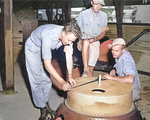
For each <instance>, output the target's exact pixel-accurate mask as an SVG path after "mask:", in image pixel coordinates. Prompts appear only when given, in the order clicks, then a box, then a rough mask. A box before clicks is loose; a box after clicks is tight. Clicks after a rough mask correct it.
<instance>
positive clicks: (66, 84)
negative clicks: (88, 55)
mask: <svg viewBox="0 0 150 120" xmlns="http://www.w3.org/2000/svg"><path fill="white" fill-rule="evenodd" d="M75 85H76V82H75V80H74V79H73V78H72V76H70V75H69V80H68V81H67V82H66V81H63V82H62V83H61V87H62V90H64V91H68V90H70V89H71V88H72V87H74V86H75Z"/></svg>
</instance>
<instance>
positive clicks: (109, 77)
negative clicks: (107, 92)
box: [103, 74, 113, 80]
mask: <svg viewBox="0 0 150 120" xmlns="http://www.w3.org/2000/svg"><path fill="white" fill-rule="evenodd" d="M112 77H113V76H112V75H109V74H106V75H104V76H103V78H105V79H108V80H110V79H112Z"/></svg>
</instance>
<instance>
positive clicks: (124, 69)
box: [114, 51, 141, 90]
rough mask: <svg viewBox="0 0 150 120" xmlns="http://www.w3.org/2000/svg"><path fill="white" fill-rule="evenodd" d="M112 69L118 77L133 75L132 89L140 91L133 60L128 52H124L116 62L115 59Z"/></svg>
mask: <svg viewBox="0 0 150 120" xmlns="http://www.w3.org/2000/svg"><path fill="white" fill-rule="evenodd" d="M114 67H115V68H116V73H117V74H118V76H127V75H129V74H131V75H133V76H134V83H133V87H134V89H137V90H140V88H141V85H140V79H139V76H138V72H137V69H136V65H135V62H134V59H133V57H132V56H131V54H130V52H129V51H125V52H124V53H123V54H122V55H121V57H120V58H119V59H118V60H117V59H116V64H115V65H114Z"/></svg>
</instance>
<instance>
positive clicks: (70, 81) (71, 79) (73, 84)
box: [68, 75, 76, 87]
mask: <svg viewBox="0 0 150 120" xmlns="http://www.w3.org/2000/svg"><path fill="white" fill-rule="evenodd" d="M68 83H69V84H70V85H71V87H74V86H75V85H76V82H75V80H74V79H73V78H72V75H69V80H68Z"/></svg>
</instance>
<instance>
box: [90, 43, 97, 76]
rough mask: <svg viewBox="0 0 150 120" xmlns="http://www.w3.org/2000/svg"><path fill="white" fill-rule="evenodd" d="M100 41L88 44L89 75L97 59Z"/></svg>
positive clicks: (91, 73)
mask: <svg viewBox="0 0 150 120" xmlns="http://www.w3.org/2000/svg"><path fill="white" fill-rule="evenodd" d="M99 47H100V42H99V41H96V42H93V43H91V44H90V47H89V62H88V65H89V77H91V76H93V70H94V67H95V65H96V62H97V59H98V57H99V52H100V49H99Z"/></svg>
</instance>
